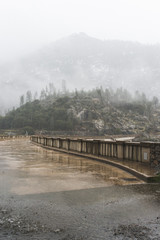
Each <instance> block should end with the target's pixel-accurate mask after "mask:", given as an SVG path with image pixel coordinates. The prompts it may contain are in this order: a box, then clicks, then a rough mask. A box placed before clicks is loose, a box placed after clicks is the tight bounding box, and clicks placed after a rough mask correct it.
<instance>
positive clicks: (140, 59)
mask: <svg viewBox="0 0 160 240" xmlns="http://www.w3.org/2000/svg"><path fill="white" fill-rule="evenodd" d="M159 79H160V45H158V44H157V45H144V44H140V43H137V42H127V41H119V40H104V41H102V40H98V39H95V38H92V37H89V36H87V35H86V34H84V33H80V34H74V35H71V36H69V37H67V38H63V39H61V40H59V41H56V42H53V43H51V44H50V45H48V46H46V47H44V48H42V49H39V51H36V52H34V53H33V54H31V55H28V56H26V57H24V58H23V59H20V60H19V61H17V62H13V63H12V62H10V63H8V64H5V65H1V66H0V89H1V95H0V109H1V111H2V110H4V109H7V108H9V107H12V106H16V105H18V104H19V97H20V95H22V94H24V93H26V91H27V90H31V91H32V92H33V93H34V92H35V91H37V92H38V93H40V91H41V89H42V88H45V86H46V85H48V83H53V84H54V86H55V88H56V89H61V88H62V85H63V84H64V82H65V84H66V88H67V89H69V90H74V89H75V88H77V89H92V88H95V87H100V86H102V87H103V88H113V89H116V88H119V87H122V88H126V89H127V90H129V91H130V92H132V93H133V92H135V91H136V90H138V91H140V92H144V93H146V95H147V96H149V97H153V96H158V97H160V84H159Z"/></svg>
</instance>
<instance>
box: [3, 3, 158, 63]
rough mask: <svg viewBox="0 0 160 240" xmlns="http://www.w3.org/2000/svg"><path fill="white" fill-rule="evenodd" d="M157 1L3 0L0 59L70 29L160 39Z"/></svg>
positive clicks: (110, 36) (128, 38)
mask: <svg viewBox="0 0 160 240" xmlns="http://www.w3.org/2000/svg"><path fill="white" fill-rule="evenodd" d="M159 7H160V2H159V1H158V0H154V1H151V0H141V1H138V0H129V1H128V0H101V1H98V0H81V1H80V0H68V1H65V0H54V1H53V0H34V1H33V0H28V1H25V0H5V1H3V0H1V1H0V35H1V40H0V52H1V54H0V63H4V62H6V61H10V60H14V59H17V58H19V57H22V56H24V55H26V54H29V53H32V52H33V51H35V50H37V49H39V48H41V47H43V46H45V45H47V44H49V43H52V42H54V41H56V40H58V39H60V38H63V37H65V36H69V35H71V34H73V33H79V32H84V33H86V34H87V35H89V36H91V37H95V38H98V39H101V40H104V39H105V40H112V39H115V40H124V41H134V42H135V41H136V42H140V43H145V44H155V43H160V33H159V31H158V29H159V22H160V15H159Z"/></svg>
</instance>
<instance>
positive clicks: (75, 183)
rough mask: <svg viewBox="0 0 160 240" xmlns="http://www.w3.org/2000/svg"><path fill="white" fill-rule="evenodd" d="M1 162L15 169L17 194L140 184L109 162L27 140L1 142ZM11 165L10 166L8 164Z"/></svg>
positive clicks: (13, 171)
mask: <svg viewBox="0 0 160 240" xmlns="http://www.w3.org/2000/svg"><path fill="white" fill-rule="evenodd" d="M0 152H1V157H0V165H1V167H4V169H5V170H8V171H11V173H12V174H11V175H12V178H13V181H11V183H10V184H11V188H10V189H11V191H12V192H13V193H16V194H32V193H44V192H59V191H69V190H78V189H87V188H95V187H106V186H111V185H114V184H119V185H124V184H133V183H140V182H142V181H140V180H138V179H136V178H135V177H134V176H132V175H130V174H128V173H126V172H124V171H122V170H120V169H118V168H115V167H112V166H110V165H107V164H102V163H99V162H96V161H92V160H88V159H85V158H81V157H77V156H73V155H67V154H63V153H59V152H55V151H50V150H46V149H43V148H41V147H37V146H35V145H33V144H32V143H30V142H29V141H26V140H23V141H22V140H21V141H20V140H14V141H5V142H0ZM6 164H7V165H6Z"/></svg>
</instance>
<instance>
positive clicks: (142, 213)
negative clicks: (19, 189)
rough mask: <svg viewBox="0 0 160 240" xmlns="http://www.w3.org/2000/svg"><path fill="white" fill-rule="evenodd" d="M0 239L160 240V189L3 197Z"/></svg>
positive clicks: (146, 187) (146, 186)
mask: <svg viewBox="0 0 160 240" xmlns="http://www.w3.org/2000/svg"><path fill="white" fill-rule="evenodd" d="M0 239H4V240H5V239H6V240H8V239H13V240H16V239H17V240H19V239H37V240H38V239H43V240H47V239H48V240H50V239H57V240H58V239H63V240H67V239H68V240H69V239H76V240H80V239H141V240H142V239H143V240H149V239H157V240H158V239H160V186H159V185H158V184H143V185H141V184H140V185H130V186H112V187H105V188H96V189H86V190H78V191H75V190H74V191H66V192H58V193H45V194H32V195H26V196H25V195H23V196H17V195H11V196H8V197H6V196H3V195H1V197H0Z"/></svg>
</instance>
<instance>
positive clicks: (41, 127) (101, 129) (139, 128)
mask: <svg viewBox="0 0 160 240" xmlns="http://www.w3.org/2000/svg"><path fill="white" fill-rule="evenodd" d="M42 93H43V94H41V95H42V96H43V97H42V96H41V97H40V99H35V100H33V101H32V98H31V93H30V94H29V92H27V94H26V97H24V96H21V98H20V105H21V106H20V107H19V108H17V109H13V110H12V111H10V112H8V113H7V114H6V116H5V117H1V118H0V129H1V131H2V130H4V129H6V130H8V129H12V131H13V130H15V129H16V130H17V129H18V130H19V131H20V132H22V133H25V132H26V131H27V132H28V133H29V134H33V133H34V132H37V133H46V132H47V133H51V132H52V131H60V132H62V133H63V134H64V133H66V134H67V133H70V132H72V133H73V134H74V135H78V134H82V135H105V134H111V135H113V134H135V135H139V136H143V137H144V138H147V139H149V138H150V137H151V136H152V135H153V134H156V136H157V134H158V132H159V134H160V128H159V123H160V107H159V102H158V98H156V97H153V99H152V100H150V101H149V100H148V99H147V98H146V96H145V94H144V93H139V92H136V93H135V94H134V95H131V94H130V93H129V92H128V91H127V90H124V89H122V88H119V89H117V90H116V91H113V90H111V89H105V90H104V89H102V88H96V89H93V90H91V91H83V90H81V91H77V90H75V91H73V92H67V91H66V90H65V89H64V91H63V92H56V91H52V92H51V91H49V90H48V88H46V90H44V89H43V90H42Z"/></svg>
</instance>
